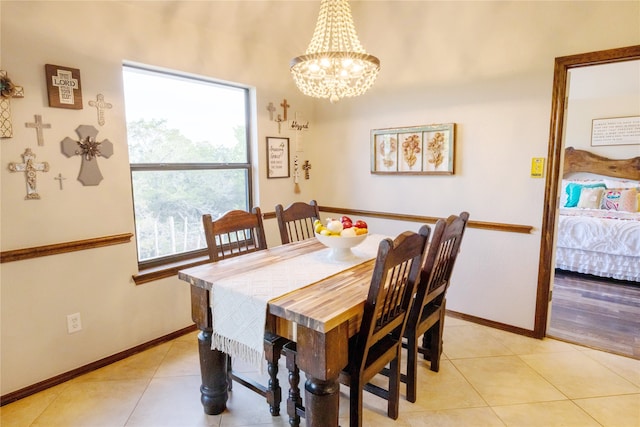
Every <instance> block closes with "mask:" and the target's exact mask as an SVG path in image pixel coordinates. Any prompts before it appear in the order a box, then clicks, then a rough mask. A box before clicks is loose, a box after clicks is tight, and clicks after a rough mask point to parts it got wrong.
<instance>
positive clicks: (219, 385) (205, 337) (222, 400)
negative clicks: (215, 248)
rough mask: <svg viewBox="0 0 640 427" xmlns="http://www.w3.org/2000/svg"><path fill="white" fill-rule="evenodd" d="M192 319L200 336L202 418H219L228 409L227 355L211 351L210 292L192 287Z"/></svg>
mask: <svg viewBox="0 0 640 427" xmlns="http://www.w3.org/2000/svg"><path fill="white" fill-rule="evenodd" d="M191 317H192V319H193V321H194V322H195V324H196V326H197V327H198V329H200V333H199V334H198V352H199V353H200V374H201V377H202V385H201V386H200V401H201V402H202V406H203V407H204V412H205V414H208V415H218V414H220V413H221V412H223V411H224V410H225V409H226V408H227V399H228V397H229V395H228V391H227V355H226V354H225V353H222V352H220V351H218V350H212V349H211V335H212V333H213V329H212V327H211V325H212V323H211V308H210V305H209V291H208V290H206V289H202V288H199V287H197V286H193V285H192V286H191Z"/></svg>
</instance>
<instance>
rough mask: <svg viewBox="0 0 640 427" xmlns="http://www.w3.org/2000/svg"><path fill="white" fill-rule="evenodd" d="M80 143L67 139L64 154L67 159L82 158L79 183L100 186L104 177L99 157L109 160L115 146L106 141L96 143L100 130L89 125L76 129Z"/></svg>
mask: <svg viewBox="0 0 640 427" xmlns="http://www.w3.org/2000/svg"><path fill="white" fill-rule="evenodd" d="M76 133H77V134H78V136H79V137H80V141H75V140H73V139H71V138H69V137H67V138H65V139H64V140H63V141H62V143H61V145H62V154H64V155H65V156H67V157H72V156H82V163H81V164H80V173H79V174H78V181H80V182H81V183H82V184H83V185H98V184H100V181H102V179H103V176H102V173H100V168H99V167H98V159H97V157H105V158H107V159H108V158H109V157H111V155H112V154H113V144H112V143H111V142H110V141H109V140H108V139H105V140H104V141H102V142H98V141H96V136H98V129H96V128H95V127H93V126H89V125H80V126H78V128H77V129H76Z"/></svg>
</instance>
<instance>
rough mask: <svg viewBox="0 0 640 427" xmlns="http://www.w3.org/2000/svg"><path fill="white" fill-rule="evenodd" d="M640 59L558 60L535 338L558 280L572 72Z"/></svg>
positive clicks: (637, 55)
mask: <svg viewBox="0 0 640 427" xmlns="http://www.w3.org/2000/svg"><path fill="white" fill-rule="evenodd" d="M637 59H640V46H629V47H625V48H618V49H610V50H605V51H599V52H591V53H585V54H579V55H572V56H565V57H558V58H556V60H555V67H554V80H553V96H552V106H551V108H552V111H551V125H550V135H549V149H548V155H547V157H548V159H549V162H548V166H547V172H548V177H547V181H546V186H545V207H544V210H543V219H542V233H541V234H542V236H541V245H540V262H539V269H538V290H537V298H536V315H535V325H534V335H535V336H536V337H538V338H543V337H545V336H546V335H547V327H548V321H549V313H550V308H551V307H550V306H551V303H550V296H551V289H552V280H553V276H554V267H555V259H554V244H555V243H554V241H555V233H556V224H557V212H558V207H559V200H558V196H557V195H558V189H559V185H560V183H561V172H562V161H563V151H564V140H563V135H564V124H565V108H566V96H567V81H568V74H569V70H571V69H577V68H580V67H587V66H589V65H599V64H606V63H615V62H621V61H630V60H637Z"/></svg>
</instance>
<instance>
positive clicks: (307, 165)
mask: <svg viewBox="0 0 640 427" xmlns="http://www.w3.org/2000/svg"><path fill="white" fill-rule="evenodd" d="M302 169H303V170H304V179H309V169H311V163H309V160H305V161H304V164H303V165H302Z"/></svg>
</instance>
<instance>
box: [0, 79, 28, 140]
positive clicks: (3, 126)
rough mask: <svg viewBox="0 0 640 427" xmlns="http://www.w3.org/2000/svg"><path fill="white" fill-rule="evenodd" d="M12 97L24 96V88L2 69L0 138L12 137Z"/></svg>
mask: <svg viewBox="0 0 640 427" xmlns="http://www.w3.org/2000/svg"><path fill="white" fill-rule="evenodd" d="M11 98H24V88H23V87H22V86H16V85H15V84H13V83H12V82H11V79H10V78H9V76H8V75H7V72H6V71H5V70H0V138H11V137H12V136H13V127H12V126H11Z"/></svg>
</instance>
